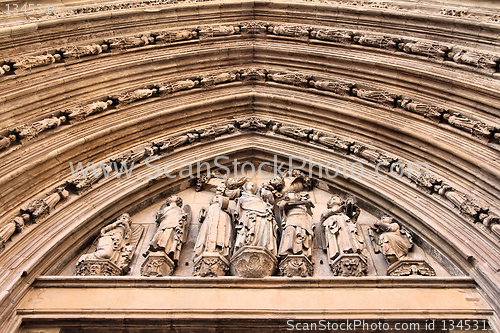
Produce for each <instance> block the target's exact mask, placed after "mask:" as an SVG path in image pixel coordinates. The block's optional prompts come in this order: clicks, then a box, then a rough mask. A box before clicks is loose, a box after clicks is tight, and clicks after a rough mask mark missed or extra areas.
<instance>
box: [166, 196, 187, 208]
mask: <svg viewBox="0 0 500 333" xmlns="http://www.w3.org/2000/svg"><path fill="white" fill-rule="evenodd" d="M166 203H167V204H175V205H177V206H179V207H182V204H183V201H182V198H181V197H180V196H178V195H172V196H170V197H168V198H167V202H166Z"/></svg>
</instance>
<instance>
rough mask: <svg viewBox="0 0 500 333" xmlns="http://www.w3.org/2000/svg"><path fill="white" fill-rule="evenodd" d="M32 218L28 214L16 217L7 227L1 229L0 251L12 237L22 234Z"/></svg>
mask: <svg viewBox="0 0 500 333" xmlns="http://www.w3.org/2000/svg"><path fill="white" fill-rule="evenodd" d="M29 219H30V216H29V215H28V214H23V215H21V216H16V217H15V218H13V219H12V221H10V222H8V223H7V224H6V225H4V226H3V227H1V228H0V251H1V250H3V248H4V247H5V243H7V242H8V241H9V240H10V238H11V237H12V235H14V234H15V233H20V232H21V231H22V230H23V228H24V226H25V224H26V222H28V221H29Z"/></svg>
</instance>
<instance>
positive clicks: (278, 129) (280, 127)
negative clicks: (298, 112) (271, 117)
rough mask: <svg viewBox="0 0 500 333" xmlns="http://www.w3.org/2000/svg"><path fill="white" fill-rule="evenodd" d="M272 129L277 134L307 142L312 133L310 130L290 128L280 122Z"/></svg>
mask: <svg viewBox="0 0 500 333" xmlns="http://www.w3.org/2000/svg"><path fill="white" fill-rule="evenodd" d="M272 129H273V132H275V133H278V134H283V135H285V136H288V137H290V138H294V139H300V140H307V139H308V138H309V134H310V133H311V132H312V130H311V129H309V128H302V127H297V126H290V125H286V124H283V123H280V122H275V123H274V125H273V128H272Z"/></svg>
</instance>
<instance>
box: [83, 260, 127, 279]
mask: <svg viewBox="0 0 500 333" xmlns="http://www.w3.org/2000/svg"><path fill="white" fill-rule="evenodd" d="M75 274H76V275H80V276H99V275H100V276H120V275H122V274H123V271H122V269H121V268H120V267H118V266H117V265H116V264H114V263H112V262H111V261H109V260H99V259H89V260H85V261H81V262H79V263H78V264H77V266H76V273H75Z"/></svg>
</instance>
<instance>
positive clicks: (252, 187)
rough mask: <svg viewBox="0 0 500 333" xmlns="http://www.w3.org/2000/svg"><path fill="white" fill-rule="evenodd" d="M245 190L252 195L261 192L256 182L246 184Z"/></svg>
mask: <svg viewBox="0 0 500 333" xmlns="http://www.w3.org/2000/svg"><path fill="white" fill-rule="evenodd" d="M243 188H244V189H245V191H247V192H248V193H250V194H257V192H258V191H259V188H258V186H257V184H256V183H255V182H247V183H245V185H244V186H243Z"/></svg>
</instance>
